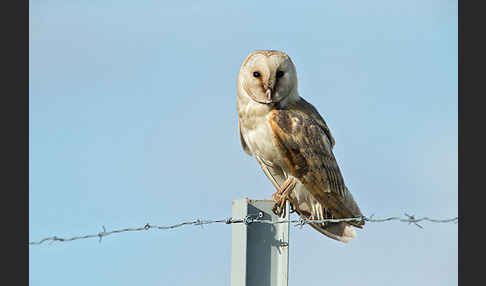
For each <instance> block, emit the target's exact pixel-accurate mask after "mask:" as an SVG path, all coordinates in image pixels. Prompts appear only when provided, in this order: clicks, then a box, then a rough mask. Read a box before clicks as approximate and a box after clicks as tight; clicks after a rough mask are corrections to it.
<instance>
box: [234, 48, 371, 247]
mask: <svg viewBox="0 0 486 286" xmlns="http://www.w3.org/2000/svg"><path fill="white" fill-rule="evenodd" d="M255 72H257V73H255ZM257 75H258V76H257ZM237 107H238V118H239V120H238V122H239V132H240V139H241V144H242V147H243V149H244V150H245V152H246V153H248V154H249V155H251V156H254V157H255V158H256V159H257V162H258V163H259V165H260V167H261V168H262V169H263V171H264V173H265V175H266V176H267V177H268V178H269V179H270V181H271V182H272V183H273V185H274V186H275V187H276V188H277V190H280V189H281V187H282V185H285V182H286V181H287V180H290V179H292V180H294V179H295V184H294V185H292V187H291V189H290V191H289V193H288V199H289V200H290V203H291V204H292V207H293V208H294V210H295V211H296V212H297V213H298V214H299V215H300V216H301V217H303V218H305V219H326V218H349V217H359V216H362V214H361V211H360V209H359V207H358V205H357V204H356V202H355V200H354V198H353V196H352V195H351V193H350V192H349V190H348V189H347V187H346V185H345V184H344V179H343V177H342V174H341V171H340V169H339V166H338V165H337V162H336V159H335V157H334V154H333V152H332V148H333V147H334V144H335V141H334V138H333V137H332V135H331V132H330V130H329V128H328V127H327V125H326V123H325V121H324V119H323V118H322V117H321V115H320V114H319V112H318V111H317V110H316V109H315V108H314V106H312V105H311V104H310V103H308V102H307V101H305V100H304V99H303V98H301V97H300V96H299V94H298V91H297V75H296V70H295V66H294V64H293V63H292V60H291V59H290V57H289V56H287V55H286V54H285V53H283V52H280V51H256V52H253V53H251V54H250V55H249V56H248V57H247V58H246V59H245V60H244V62H243V64H242V65H241V68H240V72H239V75H238V83H237ZM289 178H290V179H289ZM287 183H288V182H287ZM277 193H278V192H277ZM277 193H276V194H277ZM274 195H275V194H274ZM362 224H363V223H359V224H358V223H350V224H348V223H318V224H317V223H312V224H311V226H312V227H313V228H315V229H316V230H318V231H319V232H321V233H323V234H325V235H327V236H329V237H331V238H333V239H336V240H338V241H342V242H347V241H349V240H350V239H352V238H354V237H356V233H355V231H354V229H353V228H352V226H351V225H353V226H355V227H359V228H361V227H362Z"/></svg>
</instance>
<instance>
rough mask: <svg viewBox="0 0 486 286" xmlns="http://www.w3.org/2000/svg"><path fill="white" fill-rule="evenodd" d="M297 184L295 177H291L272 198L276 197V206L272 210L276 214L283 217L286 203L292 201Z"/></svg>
mask: <svg viewBox="0 0 486 286" xmlns="http://www.w3.org/2000/svg"><path fill="white" fill-rule="evenodd" d="M296 183H297V182H296V181H295V178H294V177H289V178H287V180H285V182H284V183H283V184H282V186H281V187H280V188H279V190H278V191H277V192H276V193H275V194H273V196H272V198H273V197H274V196H275V197H276V202H275V205H274V206H273V208H272V211H273V213H274V214H276V215H278V216H282V213H283V211H284V210H285V203H286V202H287V201H288V200H289V199H290V193H291V192H292V190H293V189H294V187H295V184H296Z"/></svg>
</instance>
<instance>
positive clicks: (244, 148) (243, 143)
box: [238, 120, 251, 156]
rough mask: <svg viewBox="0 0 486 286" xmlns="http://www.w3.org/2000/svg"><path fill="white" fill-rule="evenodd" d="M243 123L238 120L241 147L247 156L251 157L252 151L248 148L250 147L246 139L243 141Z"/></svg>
mask: <svg viewBox="0 0 486 286" xmlns="http://www.w3.org/2000/svg"><path fill="white" fill-rule="evenodd" d="M240 126H241V122H240V121H239V120H238V132H239V133H240V142H241V147H242V148H243V150H244V151H245V153H246V154H248V155H250V156H251V151H250V148H248V145H246V142H245V139H243V134H241V127H240Z"/></svg>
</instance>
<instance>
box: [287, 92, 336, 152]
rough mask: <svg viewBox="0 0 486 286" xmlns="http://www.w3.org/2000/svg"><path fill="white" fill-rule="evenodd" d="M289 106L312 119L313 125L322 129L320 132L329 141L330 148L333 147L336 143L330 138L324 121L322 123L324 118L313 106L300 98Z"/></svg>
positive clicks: (329, 132) (329, 131)
mask: <svg viewBox="0 0 486 286" xmlns="http://www.w3.org/2000/svg"><path fill="white" fill-rule="evenodd" d="M290 106H291V107H292V109H294V110H298V111H299V112H302V113H305V114H307V115H308V116H310V117H311V118H312V119H314V121H315V123H316V124H317V125H319V127H321V128H322V131H323V132H324V133H326V135H327V138H328V139H329V141H331V148H332V147H334V144H335V143H336V141H334V137H332V134H331V130H329V128H328V127H327V124H326V121H324V118H322V116H321V115H320V114H319V112H318V111H317V109H316V108H315V107H314V105H312V104H310V103H309V102H307V101H306V100H305V99H303V98H302V97H301V98H300V99H299V100H298V101H296V102H293V103H291V104H290Z"/></svg>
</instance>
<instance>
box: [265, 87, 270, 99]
mask: <svg viewBox="0 0 486 286" xmlns="http://www.w3.org/2000/svg"><path fill="white" fill-rule="evenodd" d="M265 97H266V99H267V101H268V102H272V90H271V89H270V88H269V89H267V91H265Z"/></svg>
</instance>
